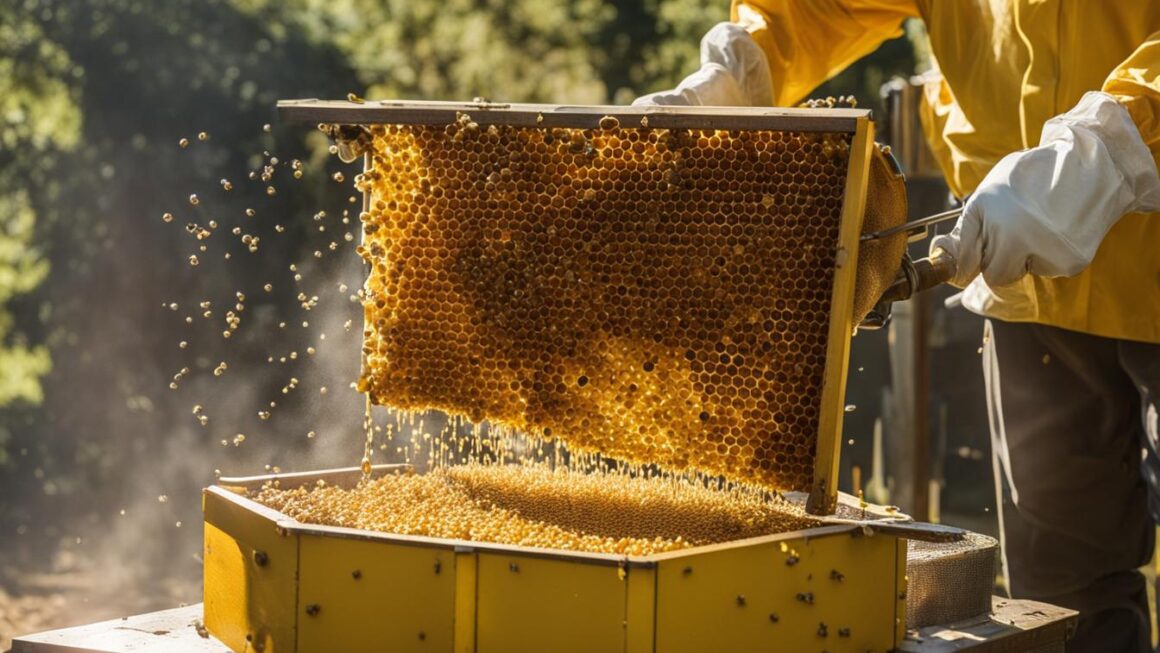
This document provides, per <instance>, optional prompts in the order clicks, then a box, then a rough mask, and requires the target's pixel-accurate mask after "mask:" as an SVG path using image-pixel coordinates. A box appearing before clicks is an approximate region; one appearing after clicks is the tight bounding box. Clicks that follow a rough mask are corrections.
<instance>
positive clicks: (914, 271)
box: [859, 207, 963, 329]
mask: <svg viewBox="0 0 1160 653" xmlns="http://www.w3.org/2000/svg"><path fill="white" fill-rule="evenodd" d="M962 212H963V209H962V208H961V207H960V208H955V209H951V210H949V211H943V212H942V213H936V214H934V215H930V216H927V217H925V218H920V219H918V220H912V221H910V222H905V223H903V224H900V225H898V226H896V227H891V228H889V229H883V230H881V231H875V232H870V233H865V234H862V238H861V241H862V242H867V241H872V240H878V239H883V238H889V237H891V236H897V235H899V234H903V233H905V234H906V236H907V240H908V241H910V242H914V241H915V240H922V239H924V238H926V237H927V236H928V235H929V230H930V227H932V226H934V225H936V224H940V223H942V222H947V221H949V220H954V219H956V218H958V217H959V216H960V215H962ZM955 269H956V266H955V259H954V257H952V256H951V255H950V253H949V252H947V251H946V250H943V249H936V250H935V251H934V253H933V254H932V255H931V256H928V257H925V258H920V259H918V260H917V261H916V260H913V259H911V258H910V255H909V254H904V255H903V257H902V265H901V266H900V267H899V269H898V274H897V275H896V276H895V277H894V281H893V282H892V283H891V284H890V285H889V286H887V288H886V290H885V291H883V293H882V296H881V297H880V298H879V299H878V302H877V303H876V304H875V305H874V308H873V309H871V310H870V312H869V313H867V314H866V316H865V317H864V318H863V319H862V322H861V324H859V327H860V328H863V329H879V328H882V327H884V326H886V325H887V324H889V322H890V314H891V305H892V304H894V302H900V301H905V300H907V299H910V298H911V297H912V296H914V294H915V293H918V292H922V291H924V290H929V289H931V288H933V287H935V286H938V285H940V284H943V283H946V282H947V281H950V280H951V278H953V277H954V276H955Z"/></svg>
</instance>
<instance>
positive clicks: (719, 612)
mask: <svg viewBox="0 0 1160 653" xmlns="http://www.w3.org/2000/svg"><path fill="white" fill-rule="evenodd" d="M406 469H407V468H406V467H405V466H391V465H383V466H379V467H376V469H375V472H374V473H375V474H389V473H400V472H402V471H405V470H406ZM360 476H361V472H359V471H358V470H357V469H353V468H352V469H341V470H329V471H322V472H316V473H303V474H282V475H279V476H263V477H252V478H244V479H222V481H221V483H220V484H219V485H215V486H213V487H210V488H208V489H206V490H205V494H204V510H205V623H206V626H207V627H208V628H209V630H210V632H211V633H213V634H214V635H215V636H216V637H218V638H219V639H221V641H222V642H224V643H225V644H226V645H227V646H229V647H230V648H231V649H232V650H234V651H237V652H238V653H242V652H248V651H264V652H266V653H273V652H277V653H293V652H297V653H333V652H343V653H358V652H364V651H365V652H371V651H383V652H389V653H396V652H397V653H405V652H411V651H414V652H429V653H434V652H442V653H469V652H476V653H606V652H607V653H612V652H618V653H619V652H624V653H645V652H649V653H653V652H655V653H684V652H689V653H693V652H697V653H706V652H717V653H748V652H752V653H758V652H760V653H778V652H782V653H806V652H809V651H829V652H830V653H837V652H839V651H851V652H857V653H866V652H867V651H878V652H885V651H889V650H891V649H893V648H894V647H895V646H896V645H897V644H898V642H900V641H901V639H902V636H903V624H904V623H905V615H904V610H905V604H906V600H905V566H906V545H905V540H903V539H900V538H897V537H895V536H893V535H887V534H883V533H877V534H871V532H870V531H869V530H868V529H864V528H862V527H860V526H857V525H851V524H835V525H826V526H822V527H818V528H812V529H808V530H803V531H794V532H789V533H783V534H779V535H770V536H766V537H760V538H753V539H748V540H741V541H737V542H729V543H724V544H717V545H712V546H703V547H696V548H691V549H686V550H683V551H679V552H671V553H665V554H660V555H653V556H647V557H624V556H616V555H603V554H594V553H576V552H568V551H552V550H544V549H533V548H527V547H519V546H506V545H498V544H486V543H480V542H468V541H460V540H446V539H433V538H423V537H413V536H404V535H392V534H386V533H375V532H368V531H361V530H355V529H348V528H333V527H325V526H315V525H310V524H303V523H299V522H297V521H295V520H293V519H291V518H289V517H286V516H285V515H282V514H280V513H278V512H276V511H274V510H271V509H269V508H266V507H265V506H262V505H260V504H258V503H256V502H255V501H253V500H251V499H250V498H248V497H247V495H248V493H249V492H250V491H251V490H254V489H257V488H258V487H260V486H261V485H262V484H263V483H265V482H267V481H271V480H274V479H275V478H277V479H278V480H279V482H280V484H281V487H283V488H291V487H296V486H300V485H303V484H313V483H315V482H316V481H318V480H319V479H323V480H325V481H326V482H327V483H330V484H337V485H340V486H342V485H345V486H349V485H351V484H354V483H357V482H358V479H359V478H360ZM798 498H799V499H800V500H804V497H800V496H799V497H798Z"/></svg>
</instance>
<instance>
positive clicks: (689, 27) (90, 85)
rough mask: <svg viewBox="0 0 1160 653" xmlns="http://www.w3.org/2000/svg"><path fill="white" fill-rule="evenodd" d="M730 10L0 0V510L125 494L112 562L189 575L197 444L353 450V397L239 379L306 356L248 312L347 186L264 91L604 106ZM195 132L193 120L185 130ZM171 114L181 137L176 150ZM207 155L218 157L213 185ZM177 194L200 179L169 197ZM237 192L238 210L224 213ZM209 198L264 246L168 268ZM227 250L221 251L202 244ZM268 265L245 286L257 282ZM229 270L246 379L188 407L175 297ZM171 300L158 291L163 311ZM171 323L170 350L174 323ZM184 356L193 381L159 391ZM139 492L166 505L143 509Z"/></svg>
mask: <svg viewBox="0 0 1160 653" xmlns="http://www.w3.org/2000/svg"><path fill="white" fill-rule="evenodd" d="M727 17H728V2H726V1H725V0H635V1H630V0H614V1H603V0H570V1H569V2H556V1H553V0H444V1H443V2H422V1H415V0H7V1H5V2H2V3H0V532H3V533H12V532H16V533H18V534H26V535H27V537H26V538H25V539H24V540H22V541H26V542H29V543H30V544H28V545H27V546H26V547H25V548H27V549H29V550H33V551H35V550H37V549H38V547H37V545H36V544H35V543H36V542H41V541H45V538H48V539H50V540H51V539H52V538H63V537H65V536H69V538H70V540H71V539H72V536H74V535H75V536H77V537H78V538H80V537H81V536H82V535H85V536H86V537H89V536H92V537H97V534H103V533H106V532H113V531H109V529H108V526H109V525H110V523H112V522H113V521H114V520H116V519H118V517H116V515H117V514H118V511H117V510H116V508H117V507H118V506H123V505H136V504H137V503H140V502H141V501H142V500H147V501H151V502H152V508H150V509H149V510H147V511H145V510H144V509H142V510H143V511H144V512H146V514H148V515H149V519H151V520H152V521H147V522H132V527H131V528H130V527H129V526H124V525H122V526H119V527H118V528H121V529H122V530H126V529H128V530H129V531H130V532H129V533H128V534H129V535H130V536H132V537H133V538H134V539H136V538H138V537H139V535H140V532H141V529H151V530H150V535H149V539H150V540H151V541H154V543H155V544H157V546H156V547H152V548H150V549H149V551H147V552H142V551H141V550H139V549H136V550H135V552H134V555H133V556H132V558H133V559H132V563H133V565H136V566H140V567H143V568H144V567H149V568H152V567H151V565H158V566H161V565H165V567H164V568H165V569H167V570H168V573H170V574H174V573H186V574H188V575H189V577H190V578H196V574H197V573H198V569H197V566H196V561H195V560H194V559H193V556H194V555H195V554H196V552H197V551H198V550H199V547H198V541H197V535H198V529H196V528H188V527H187V528H185V529H178V530H176V531H175V530H174V529H173V528H172V526H173V523H174V521H176V520H178V519H184V520H185V521H186V522H187V523H190V524H193V523H195V522H196V521H197V519H198V513H197V510H198V507H197V501H196V497H197V488H198V487H199V486H201V485H202V484H204V483H206V482H207V481H208V480H210V479H212V475H211V470H212V469H213V468H214V467H215V466H221V467H226V466H227V465H230V464H232V465H239V466H246V467H248V468H249V469H247V470H238V471H256V470H254V469H253V466H255V465H261V464H262V462H264V461H267V462H268V461H275V462H277V461H279V460H286V459H287V458H285V457H286V456H288V455H290V454H291V453H294V452H297V453H301V454H303V455H305V456H307V458H306V459H305V460H309V461H310V462H311V463H312V464H314V465H315V466H317V464H318V461H320V460H325V461H328V462H331V463H332V462H333V461H336V460H337V461H347V462H354V461H355V460H357V451H356V449H357V448H358V440H359V438H358V437H357V436H356V435H354V432H355V431H357V428H358V422H359V419H360V417H361V416H360V415H359V414H357V410H358V408H357V406H358V404H357V402H355V403H354V404H353V405H354V406H355V408H354V409H353V410H348V408H349V407H350V405H351V404H350V403H346V404H338V406H339V407H340V408H341V409H342V410H337V411H335V412H333V413H328V414H327V415H328V417H326V421H327V422H328V425H329V426H330V427H332V430H334V431H338V432H339V434H338V435H335V436H334V439H331V440H329V441H328V444H325V445H316V444H314V443H316V442H317V440H312V441H309V442H308V441H306V440H305V439H304V438H302V437H299V436H300V434H301V433H302V432H304V431H305V428H306V427H305V426H304V425H305V424H313V423H314V421H317V420H320V419H322V418H321V417H319V415H321V412H320V411H321V410H322V409H321V408H320V404H319V403H317V400H316V399H317V398H316V399H315V400H312V402H305V401H304V402H301V405H300V406H298V407H296V408H285V409H284V410H283V409H280V411H281V412H280V414H279V415H278V416H277V417H275V419H272V420H270V422H269V423H260V424H259V423H258V422H257V419H256V418H255V417H254V401H255V397H260V396H266V397H268V396H269V395H271V394H273V395H275V396H276V395H277V394H278V389H279V387H280V386H282V385H283V384H284V383H285V378H284V376H285V374H286V373H288V372H293V373H295V374H303V375H304V374H306V373H307V372H309V371H310V369H311V368H310V367H309V366H310V365H315V366H316V367H318V366H320V364H316V363H308V362H304V361H297V362H296V363H295V366H292V365H287V366H286V367H285V368H278V369H279V371H278V372H277V373H271V372H269V370H270V369H271V368H269V367H267V365H268V363H267V356H268V355H269V353H270V352H271V351H291V350H298V349H302V348H303V347H304V345H305V343H306V341H307V340H306V339H307V337H308V336H311V335H312V334H307V333H305V332H304V330H298V331H293V332H292V331H291V330H289V329H285V330H279V329H277V328H266V329H262V328H257V327H258V326H265V327H269V326H270V325H271V324H275V323H277V321H278V320H279V319H283V318H280V317H279V316H280V315H281V313H280V311H282V310H283V307H285V306H287V305H288V306H290V307H292V308H296V307H297V304H298V302H297V301H296V299H295V295H296V293H297V292H298V289H297V287H296V285H295V283H294V282H293V281H291V280H289V279H287V276H288V275H287V271H286V264H287V262H288V261H295V260H301V259H306V260H310V261H311V262H312V266H311V267H312V274H313V273H314V272H316V273H317V276H318V278H330V277H333V276H334V275H337V274H339V273H340V271H341V270H342V269H344V268H345V269H350V268H351V267H352V262H353V261H354V260H355V257H354V255H353V253H351V252H349V251H342V250H340V251H339V252H338V253H337V254H336V255H335V256H331V257H323V258H321V259H313V258H312V257H311V253H312V252H313V251H315V250H316V249H318V248H319V246H318V242H319V238H320V236H319V234H318V233H317V231H316V230H315V229H314V226H313V225H312V223H311V220H310V219H309V218H308V217H307V216H309V215H310V214H311V213H313V212H314V211H315V210H317V208H319V207H330V208H331V209H333V207H339V208H338V210H341V208H342V207H349V206H351V205H350V204H348V203H347V196H348V195H349V193H350V190H349V188H348V187H342V186H340V185H338V184H335V183H334V182H333V181H332V180H331V175H332V173H333V172H334V171H335V170H337V169H340V168H339V167H337V164H336V163H335V162H333V161H328V160H327V155H326V143H325V141H324V140H323V139H321V138H320V137H319V135H318V134H317V133H315V132H313V130H311V129H308V128H305V127H303V126H297V125H296V126H275V127H274V128H273V130H272V133H266V132H264V131H263V130H262V129H261V125H262V124H263V123H275V124H276V123H277V121H276V116H275V113H274V105H275V102H276V100H277V99H279V98H295V97H321V98H337V97H344V96H345V95H346V93H347V92H352V91H353V92H357V93H358V94H360V95H363V96H366V97H400V98H415V99H470V98H472V97H475V96H483V97H487V98H489V99H492V100H499V101H533V102H547V103H581V102H584V103H608V102H616V103H627V102H629V101H631V99H632V98H633V97H635V96H636V95H640V94H643V93H645V92H649V91H654V90H658V89H661V88H664V87H670V86H672V85H675V84H676V83H677V82H678V81H679V80H680V78H681V77H682V76H684V75H685V74H687V73H689V72H691V71H692V70H694V69H695V68H696V66H697V64H698V43H699V40H700V36H701V34H703V33H704V32H705V31H706V30H707V29H708V28H709V27H711V26H712V25H713V24H714V23H716V22H718V21H720V20H724V19H726V18H727ZM914 67H915V54H914V49H913V48H912V47H911V45H910V42H909V41H907V40H905V39H900V40H897V41H894V42H891V43H889V44H887V45H886V46H885V47H884V48H882V49H881V50H880V51H879V53H877V54H876V55H874V56H873V57H870V58H868V59H867V60H865V61H863V62H860V63H859V64H857V65H856V66H855V67H854V68H852V69H851V70H850V71H847V73H844V74H843V75H842V76H840V77H839V78H838V79H836V80H834V81H832V82H831V83H829V84H828V85H827V86H826V87H825V88H824V89H823V90H822V91H821V92H822V93H828V94H846V93H854V94H856V95H858V96H859V97H860V98H863V99H870V100H873V99H875V98H876V97H877V85H878V84H879V83H880V82H881V81H883V80H885V79H886V77H887V76H889V75H891V74H895V73H904V74H905V73H908V72H910V71H913V70H914ZM202 130H205V131H207V132H208V133H209V136H210V138H209V140H208V141H206V142H204V143H203V142H198V141H196V139H195V135H196V134H197V133H198V132H199V131H202ZM181 137H186V138H189V139H191V140H194V141H195V142H194V143H193V144H192V145H191V146H190V147H189V148H180V147H178V146H177V141H178V139H179V138H181ZM275 147H277V151H276V152H275V154H277V155H278V156H279V157H281V158H283V159H284V162H285V161H288V160H289V159H290V158H292V157H294V158H301V159H302V160H303V161H304V162H306V170H307V174H306V175H305V177H304V178H303V179H302V180H301V181H300V182H295V183H282V182H278V184H279V185H278V192H277V195H276V196H272V197H271V196H268V195H267V194H266V192H265V184H264V183H261V182H255V181H249V180H247V179H246V172H247V171H250V170H254V169H256V168H259V167H260V166H261V165H262V161H263V155H262V152H263V151H267V150H270V151H273V150H274V149H275ZM341 169H344V170H347V171H348V174H349V173H350V172H353V171H351V169H350V168H341ZM223 177H229V178H230V179H231V180H233V185H234V190H232V191H230V192H229V193H225V192H223V190H222V185H221V183H220V180H221V179H222V178H223ZM190 193H199V194H201V196H202V197H203V198H205V199H204V200H203V201H202V203H201V204H200V205H199V206H197V207H191V206H190V205H189V203H188V202H186V201H185V200H184V199H183V198H186V197H188V195H189V194H190ZM249 206H257V207H259V216H258V217H257V218H254V219H250V220H249V221H247V220H248V219H247V218H246V217H245V215H244V213H243V209H244V208H245V207H249ZM165 211H171V212H173V213H174V214H175V215H176V219H175V220H174V222H173V223H172V224H164V223H162V221H161V220H160V216H161V214H162V213H163V212H165ZM211 219H215V220H218V221H220V222H221V223H222V226H223V229H222V230H221V231H223V232H224V231H226V229H227V228H231V227H233V226H239V227H240V228H245V230H246V231H247V232H248V233H253V234H254V235H258V236H260V238H261V240H262V241H263V243H264V245H263V248H265V250H264V251H265V253H266V254H267V255H265V256H251V255H249V254H248V253H247V252H246V250H245V248H244V247H242V246H241V245H240V244H239V243H237V242H236V239H234V240H232V241H231V240H229V236H225V235H223V236H220V237H215V240H213V241H212V247H213V249H211V250H209V252H208V253H205V254H201V256H202V257H203V258H204V259H206V260H207V261H208V260H210V259H211V257H212V260H214V261H218V263H217V264H215V265H208V264H202V265H200V266H198V267H196V268H194V267H191V266H190V265H189V263H188V262H187V261H188V257H189V256H190V255H191V254H197V253H198V250H197V249H196V246H197V243H196V242H195V241H193V240H192V239H191V238H190V237H189V234H188V233H186V231H185V230H184V229H183V228H182V227H183V226H184V225H185V224H186V223H187V222H198V223H200V224H205V223H206V222H207V221H208V220H211ZM276 222H278V223H282V224H284V225H285V227H286V228H285V231H284V233H283V232H281V231H278V230H276V228H275V223H276ZM327 237H329V236H327ZM223 239H225V240H226V241H228V242H219V241H222V240H223ZM323 242H324V241H323ZM271 249H273V253H270V251H269V250H271ZM224 252H230V253H231V254H232V257H231V258H230V259H229V260H228V261H225V262H222V261H223V254H224ZM353 267H354V268H355V269H356V273H357V264H355V265H353ZM328 275H329V276H328ZM275 278H276V279H278V280H279V281H277V282H275V283H274V287H275V290H274V291H273V292H272V293H263V292H262V291H261V290H260V288H261V285H262V282H263V281H265V280H268V279H275ZM239 280H240V281H239ZM243 282H244V284H248V285H246V286H245V288H244V290H245V292H246V294H247V295H248V296H249V297H250V300H249V301H248V302H247V308H246V312H245V318H244V322H245V324H246V325H247V326H245V327H243V330H242V331H241V332H240V333H241V335H239V336H237V337H236V338H233V339H231V341H230V342H229V343H228V345H229V357H230V358H229V360H230V372H229V374H230V375H231V376H235V375H236V377H237V378H238V379H242V380H243V381H240V382H239V385H234V386H230V388H231V389H230V390H229V391H226V392H221V391H219V395H224V398H223V401H233V404H232V405H223V408H222V410H221V411H219V412H218V413H216V414H215V416H214V417H215V418H214V421H213V422H212V423H211V426H210V427H208V428H199V427H198V425H197V424H196V423H194V422H193V421H192V419H191V416H190V404H191V403H192V400H191V396H193V395H191V394H189V393H196V392H200V391H201V390H200V388H205V387H209V385H208V384H210V383H212V382H213V377H212V375H210V374H207V372H208V371H209V370H212V368H213V367H214V366H215V365H217V363H218V360H220V358H218V352H219V351H220V350H221V348H222V346H223V344H222V341H221V337H220V335H217V334H219V333H220V331H218V330H217V329H220V327H215V328H200V327H199V328H198V329H192V330H191V329H190V328H188V326H187V325H185V324H184V322H183V321H182V317H183V316H185V315H186V314H190V313H197V310H196V308H195V307H192V306H190V304H196V302H197V301H198V300H199V299H201V298H210V297H212V298H213V301H214V305H215V307H228V306H229V304H231V303H232V302H233V300H232V297H233V294H234V292H235V291H241V290H243V288H239V286H240V285H243ZM170 301H180V303H181V309H180V310H179V311H169V310H167V309H161V308H160V305H161V304H162V303H165V302H170ZM323 310H326V311H330V310H334V311H335V312H341V311H347V312H349V311H350V310H351V309H350V307H349V306H348V307H345V308H344V307H338V309H330V308H326V309H320V312H322V311H323ZM355 314H356V315H357V307H356V313H355ZM315 317H316V318H317V317H322V316H315ZM215 320H217V322H216V323H217V324H221V322H220V320H221V316H220V313H219V315H217V316H215ZM339 323H340V324H341V320H340V321H339ZM199 324H200V322H199ZM251 324H253V325H254V327H255V328H254V329H253V330H251V329H250V327H249V325H251ZM300 331H303V332H300ZM352 337H357V329H355V334H354V336H352ZM182 339H186V340H188V341H189V349H188V351H186V350H180V349H178V347H177V346H176V343H177V341H178V340H182ZM332 340H335V338H332ZM348 344H350V343H348ZM350 346H351V349H350V352H338V353H335V354H334V356H336V357H338V359H337V360H338V362H337V363H334V364H333V369H334V370H338V371H339V374H340V375H341V374H347V375H348V377H347V378H352V377H353V375H354V372H355V367H356V366H357V360H354V357H355V356H357V344H351V345H350ZM320 353H321V352H320ZM348 359H349V360H348ZM344 365H345V367H343V366H344ZM183 366H189V367H190V368H191V373H192V374H193V375H194V376H195V377H197V379H196V380H194V381H190V382H189V385H191V386H193V387H192V388H183V389H182V390H181V391H180V392H171V391H170V390H169V389H168V388H167V385H168V384H169V381H170V378H171V377H172V375H173V373H174V372H175V371H176V370H178V369H181V368H182V367H183ZM297 370H302V371H297ZM315 371H317V370H315ZM203 377H208V380H205V379H203ZM198 384H201V385H198ZM187 391H188V392H187ZM332 394H333V393H332ZM312 411H313V412H314V413H318V414H314V415H312V414H311V412H312ZM333 415H338V417H333ZM251 428H253V429H261V432H262V433H264V434H266V435H265V436H263V437H264V438H265V439H263V440H261V441H258V439H257V438H251V442H253V444H252V445H251V444H247V447H251V448H249V449H246V450H237V451H234V448H233V447H229V448H223V447H221V446H220V445H219V440H220V439H221V438H226V437H231V436H232V434H233V433H235V432H241V431H242V430H243V429H244V430H249V429H251ZM227 430H228V432H227ZM278 432H286V433H289V432H293V433H294V434H295V437H294V438H290V437H289V436H284V437H280V436H278V435H277V433H278ZM231 455H232V456H233V458H230V457H229V456H231ZM299 460H302V459H299ZM94 490H99V491H94ZM159 494H168V495H169V496H173V497H181V502H180V503H177V502H170V503H169V504H166V505H165V506H163V507H159V506H158V505H157V501H156V499H155V497H157V496H158V495H159ZM116 523H119V524H120V523H128V522H116ZM163 526H168V528H165V529H163V528H162V527H163ZM105 536H106V537H111V536H110V535H105ZM0 543H3V546H10V547H13V548H16V547H17V546H18V545H19V542H17V541H16V540H11V539H9V540H6V541H5V540H0ZM40 549H41V550H43V549H44V547H40ZM175 549H176V550H180V551H183V552H186V553H188V554H189V555H188V556H184V555H183V556H178V559H180V560H184V561H186V563H185V566H184V567H182V568H180V569H175V568H174V566H173V564H172V562H171V561H172V560H173V559H174V556H173V550H175ZM122 562H125V563H126V564H127V561H125V560H123V561H122ZM194 587H195V585H194Z"/></svg>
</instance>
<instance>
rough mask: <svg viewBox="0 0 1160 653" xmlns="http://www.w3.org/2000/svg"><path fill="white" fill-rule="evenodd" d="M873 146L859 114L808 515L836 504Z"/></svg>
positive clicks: (832, 301)
mask: <svg viewBox="0 0 1160 653" xmlns="http://www.w3.org/2000/svg"><path fill="white" fill-rule="evenodd" d="M873 147H874V123H872V122H870V121H869V120H860V121H859V122H858V128H857V131H855V132H854V140H853V142H852V143H851V144H850V162H849V168H848V169H847V171H846V192H845V201H844V203H843V204H842V224H841V226H840V230H839V232H838V250H837V252H836V253H835V264H834V285H833V292H832V293H831V294H830V325H829V333H828V335H827V338H826V339H827V342H828V346H827V347H826V371H825V377H824V380H823V382H822V396H821V403H820V404H819V406H818V415H819V417H818V433H817V439H816V442H817V445H816V447H817V452H816V453H815V455H814V477H813V485H812V487H811V488H810V494H809V497H808V498H807V500H806V512H808V513H810V514H813V515H832V514H834V511H835V510H836V509H837V507H838V459H839V457H840V456H841V452H842V446H841V442H842V416H843V415H844V414H845V398H846V374H847V372H848V370H849V365H850V338H851V337H853V328H854V321H853V312H854V286H855V285H856V283H857V279H856V278H855V276H856V274H857V271H858V238H859V236H860V235H861V233H862V218H863V217H864V216H865V213H866V184H867V179H868V176H869V174H870V151H871V148H873Z"/></svg>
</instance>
